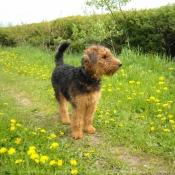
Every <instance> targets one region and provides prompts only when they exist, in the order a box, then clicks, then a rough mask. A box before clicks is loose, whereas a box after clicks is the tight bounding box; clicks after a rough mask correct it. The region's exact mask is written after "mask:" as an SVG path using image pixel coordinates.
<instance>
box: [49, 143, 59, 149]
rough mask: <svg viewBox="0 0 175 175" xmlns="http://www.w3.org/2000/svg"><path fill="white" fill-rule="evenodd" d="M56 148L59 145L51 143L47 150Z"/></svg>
mask: <svg viewBox="0 0 175 175" xmlns="http://www.w3.org/2000/svg"><path fill="white" fill-rule="evenodd" d="M58 146H59V144H58V143H57V142H53V143H52V144H51V146H50V147H49V148H50V149H54V148H56V147H58Z"/></svg>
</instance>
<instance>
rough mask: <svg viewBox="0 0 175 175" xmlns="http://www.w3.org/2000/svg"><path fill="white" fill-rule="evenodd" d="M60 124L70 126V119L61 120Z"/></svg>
mask: <svg viewBox="0 0 175 175" xmlns="http://www.w3.org/2000/svg"><path fill="white" fill-rule="evenodd" d="M61 122H62V123H63V124H65V125H70V123H71V121H70V119H69V118H68V119H65V118H64V119H61Z"/></svg>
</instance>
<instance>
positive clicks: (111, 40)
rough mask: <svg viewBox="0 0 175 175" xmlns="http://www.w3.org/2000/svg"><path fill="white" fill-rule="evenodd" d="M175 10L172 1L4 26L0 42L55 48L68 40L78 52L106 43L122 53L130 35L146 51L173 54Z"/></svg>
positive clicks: (1, 43) (174, 53)
mask: <svg viewBox="0 0 175 175" xmlns="http://www.w3.org/2000/svg"><path fill="white" fill-rule="evenodd" d="M94 2H96V1H94ZM100 2H103V1H100ZM105 2H106V1H105ZM110 2H112V1H110ZM113 2H114V1H113ZM123 2H124V1H123ZM174 11H175V4H172V5H167V6H163V7H160V8H157V9H149V10H139V11H136V10H132V11H124V12H123V14H121V13H119V12H113V14H102V15H92V16H72V17H67V18H61V19H57V20H54V21H50V22H41V23H37V24H28V25H26V24H23V25H20V26H9V27H5V28H3V27H1V28H0V45H6V46H16V45H20V44H23V43H30V44H31V45H34V46H41V47H44V48H46V49H48V50H55V48H57V46H58V45H59V44H60V43H61V42H63V41H66V40H68V41H70V42H71V49H70V50H72V51H74V52H80V51H82V50H84V49H85V48H86V47H87V46H89V45H92V44H102V45H106V46H107V47H109V48H112V49H114V50H115V51H116V52H118V53H120V52H121V50H122V47H124V46H126V45H128V37H126V34H127V35H129V43H130V47H131V48H138V47H139V48H140V49H141V51H142V52H144V53H159V54H166V55H170V56H172V57H173V56H175V50H174V48H175V27H174V23H175V18H174ZM123 16H124V17H123ZM114 17H115V18H114ZM126 29H127V31H126Z"/></svg>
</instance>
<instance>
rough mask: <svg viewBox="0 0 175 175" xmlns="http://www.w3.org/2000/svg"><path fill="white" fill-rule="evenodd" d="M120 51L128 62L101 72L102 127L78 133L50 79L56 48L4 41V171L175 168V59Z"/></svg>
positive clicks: (0, 79) (19, 174)
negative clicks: (63, 114)
mask: <svg viewBox="0 0 175 175" xmlns="http://www.w3.org/2000/svg"><path fill="white" fill-rule="evenodd" d="M81 57H82V54H75V55H66V58H65V62H66V63H70V64H72V65H76V66H78V65H80V58H81ZM118 58H119V59H120V60H122V62H123V67H122V68H121V69H120V70H119V71H118V72H117V73H116V74H115V75H114V76H112V77H103V82H102V84H103V85H102V97H101V99H100V101H99V104H98V108H97V110H96V114H95V120H94V126H95V127H96V129H97V132H96V133H95V134H93V135H89V134H85V135H84V138H83V139H81V140H74V139H72V138H71V129H70V126H66V125H63V124H61V122H60V119H59V114H58V107H57V102H56V100H55V98H54V93H53V90H52V86H51V81H50V77H51V73H52V70H53V68H54V61H53V60H54V53H47V52H46V51H42V50H40V49H38V48H32V47H29V46H21V47H17V48H3V47H1V48H0V70H1V71H0V174H2V175H5V174H16V175H23V174H28V175H40V174H47V175H48V174H49V175H56V174H58V175H60V174H65V175H69V174H80V175H101V174H103V175H118V174H120V175H125V174H131V175H132V174H133V175H137V174H151V175H152V174H175V101H174V99H175V78H174V77H175V63H173V62H171V61H167V60H166V59H165V58H160V57H159V56H157V55H142V54H139V52H133V51H128V50H125V49H124V50H123V52H122V53H121V55H119V56H118ZM70 111H71V107H70Z"/></svg>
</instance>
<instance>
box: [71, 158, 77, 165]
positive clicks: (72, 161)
mask: <svg viewBox="0 0 175 175" xmlns="http://www.w3.org/2000/svg"><path fill="white" fill-rule="evenodd" d="M70 164H71V165H74V166H76V165H77V164H78V163H77V161H76V160H75V159H73V160H71V161H70Z"/></svg>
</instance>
